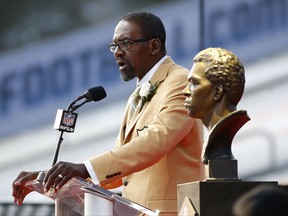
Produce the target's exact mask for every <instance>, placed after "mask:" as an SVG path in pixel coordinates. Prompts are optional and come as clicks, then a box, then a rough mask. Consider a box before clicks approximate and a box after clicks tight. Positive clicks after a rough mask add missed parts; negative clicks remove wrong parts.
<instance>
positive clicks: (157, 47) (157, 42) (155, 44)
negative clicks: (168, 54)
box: [151, 38, 161, 55]
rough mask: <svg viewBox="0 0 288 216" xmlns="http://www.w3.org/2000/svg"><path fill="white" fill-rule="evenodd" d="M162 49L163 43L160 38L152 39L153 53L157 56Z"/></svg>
mask: <svg viewBox="0 0 288 216" xmlns="http://www.w3.org/2000/svg"><path fill="white" fill-rule="evenodd" d="M160 49H161V41H160V40H159V39H158V38H153V39H151V53H152V55H155V54H156V53H158V52H159V51H160Z"/></svg>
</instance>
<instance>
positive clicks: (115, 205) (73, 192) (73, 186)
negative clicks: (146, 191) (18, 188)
mask: <svg viewBox="0 0 288 216" xmlns="http://www.w3.org/2000/svg"><path fill="white" fill-rule="evenodd" d="M26 187H28V188H29V189H32V190H33V191H36V192H38V193H40V194H42V195H44V196H46V197H49V198H50V199H53V200H54V201H55V216H92V215H93V216H96V215H101V216H105V215H107V216H112V215H113V216H127V215H129V216H130V215H131V216H133V215H135V216H136V215H137V216H138V215H148V216H157V215H158V214H159V211H158V210H156V211H152V210H151V209H147V208H145V207H144V206H141V205H139V204H137V203H135V202H133V201H131V200H128V199H126V198H124V197H122V196H120V195H118V194H116V193H113V192H111V191H108V190H105V189H104V188H101V187H100V186H98V185H95V184H93V183H91V182H87V181H85V180H84V179H81V178H72V179H70V180H69V181H68V182H67V183H66V184H65V185H64V186H63V187H62V188H60V189H59V190H58V191H57V192H54V191H53V190H52V189H50V190H49V191H48V192H46V193H44V190H43V186H42V183H41V182H39V181H37V180H34V181H30V182H27V184H26Z"/></svg>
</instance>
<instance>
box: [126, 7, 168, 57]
mask: <svg viewBox="0 0 288 216" xmlns="http://www.w3.org/2000/svg"><path fill="white" fill-rule="evenodd" d="M121 20H123V21H128V22H133V23H136V24H137V25H139V26H140V28H141V34H142V36H143V37H144V38H149V39H150V38H158V39H159V40H160V42H161V52H164V53H166V45H165V43H166V31H165V27H164V24H163V22H162V20H161V19H160V18H159V17H158V16H156V15H154V14H152V13H150V12H144V11H136V12H130V13H128V14H126V15H124V16H123V17H121V18H120V21H121Z"/></svg>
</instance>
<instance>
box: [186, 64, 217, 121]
mask: <svg viewBox="0 0 288 216" xmlns="http://www.w3.org/2000/svg"><path fill="white" fill-rule="evenodd" d="M205 69H206V66H205V64H204V63H202V62H200V63H194V64H193V66H192V68H191V70H190V73H189V75H188V85H187V86H186V88H185V89H184V90H183V94H184V95H185V96H186V99H185V107H186V109H187V111H188V114H189V116H190V117H194V118H199V119H201V120H203V119H204V118H209V116H210V115H209V114H210V113H212V110H213V107H214V104H215V102H214V99H213V86H212V84H211V82H210V81H209V80H208V79H207V78H206V77H205Z"/></svg>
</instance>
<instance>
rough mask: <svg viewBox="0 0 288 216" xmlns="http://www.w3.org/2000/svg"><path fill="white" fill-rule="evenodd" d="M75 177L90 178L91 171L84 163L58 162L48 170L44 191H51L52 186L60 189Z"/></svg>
mask: <svg viewBox="0 0 288 216" xmlns="http://www.w3.org/2000/svg"><path fill="white" fill-rule="evenodd" d="M73 177H80V178H83V179H86V178H88V177H89V173H88V171H87V169H86V167H85V165H84V164H83V163H81V164H74V163H68V162H58V163H57V164H55V165H54V166H53V167H52V168H51V169H50V170H48V171H47V173H46V175H45V177H44V181H43V185H44V192H47V191H49V189H50V188H53V189H54V190H55V191H57V190H59V189H60V188H61V187H62V186H63V185H65V184H66V183H67V182H68V181H69V180H70V179H71V178H73Z"/></svg>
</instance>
